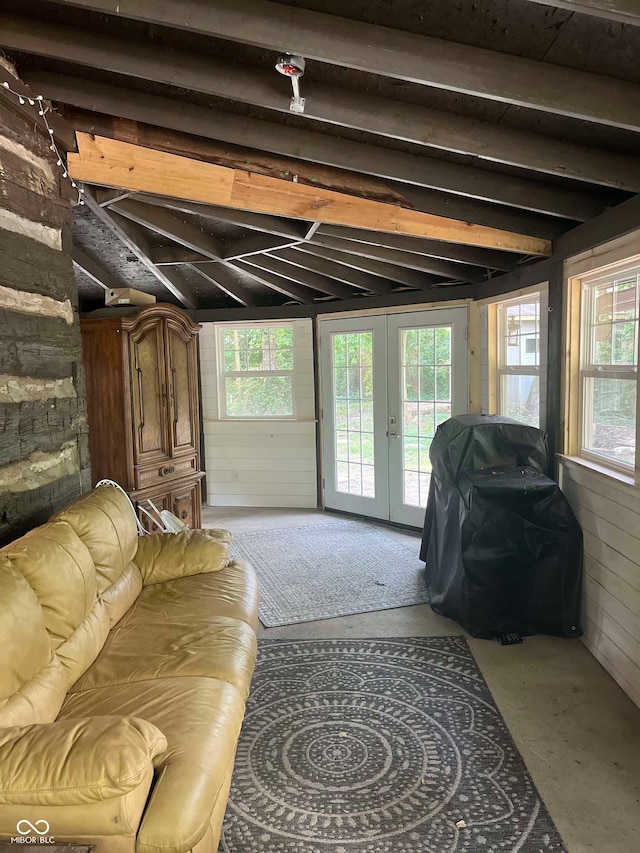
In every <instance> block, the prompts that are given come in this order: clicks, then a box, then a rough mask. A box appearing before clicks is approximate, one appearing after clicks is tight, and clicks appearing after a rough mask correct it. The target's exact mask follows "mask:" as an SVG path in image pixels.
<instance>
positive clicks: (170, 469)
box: [162, 465, 176, 477]
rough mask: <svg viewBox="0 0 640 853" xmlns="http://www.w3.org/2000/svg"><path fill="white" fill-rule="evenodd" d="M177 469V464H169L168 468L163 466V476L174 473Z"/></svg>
mask: <svg viewBox="0 0 640 853" xmlns="http://www.w3.org/2000/svg"><path fill="white" fill-rule="evenodd" d="M175 470H176V466H175V465H167V467H166V468H163V469H162V476H163V477H166V475H167V474H173V472H174V471H175Z"/></svg>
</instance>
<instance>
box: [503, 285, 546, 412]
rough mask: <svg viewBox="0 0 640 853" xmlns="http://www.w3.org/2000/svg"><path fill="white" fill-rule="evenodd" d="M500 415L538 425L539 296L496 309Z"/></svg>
mask: <svg viewBox="0 0 640 853" xmlns="http://www.w3.org/2000/svg"><path fill="white" fill-rule="evenodd" d="M498 316H499V323H498V330H499V332H498V334H499V344H498V353H499V359H498V396H499V407H498V408H499V411H500V414H502V415H505V416H506V417H509V418H513V419H514V420H516V421H520V422H521V423H525V424H529V425H530V426H535V427H538V426H539V425H540V296H539V295H537V294H534V295H531V296H528V297H526V298H524V299H521V300H519V301H517V302H504V303H502V304H500V305H499V306H498Z"/></svg>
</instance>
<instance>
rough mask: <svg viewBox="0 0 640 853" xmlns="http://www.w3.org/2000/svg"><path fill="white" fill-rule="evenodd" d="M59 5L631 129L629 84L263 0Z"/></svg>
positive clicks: (636, 112)
mask: <svg viewBox="0 0 640 853" xmlns="http://www.w3.org/2000/svg"><path fill="white" fill-rule="evenodd" d="M58 3H59V4H61V5H65V6H75V7H81V8H83V9H91V10H94V11H98V12H103V13H106V14H112V15H114V14H115V15H118V17H120V18H121V19H122V18H132V19H135V20H141V21H146V22H147V23H152V24H158V25H160V26H167V27H174V28H176V29H181V30H187V31H189V32H195V33H202V34H205V35H209V36H215V37H218V38H223V39H229V40H231V41H237V42H240V43H244V44H251V45H255V46H258V47H262V48H266V49H268V50H273V51H282V50H283V48H284V49H295V51H296V52H297V53H300V54H301V55H302V56H304V57H306V58H307V60H318V61H320V62H328V63H330V64H332V65H337V66H338V67H347V68H353V69H355V70H358V71H367V72H369V73H371V74H381V75H383V76H385V77H390V78H393V79H397V80H406V81H408V82H410V83H418V84H421V85H425V86H435V87H436V88H439V89H449V90H451V91H454V92H461V93H464V94H467V95H474V96H477V97H481V98H488V99H490V100H493V101H499V102H501V103H505V104H515V105H518V106H523V107H529V108H530V109H535V110H543V111H545V112H553V113H559V114H561V115H566V116H570V117H572V118H577V119H582V120H584V121H592V122H597V123H600V124H607V125H611V126H614V127H622V128H626V129H628V130H640V87H639V86H637V85H634V84H633V83H628V82H626V81H623V80H614V79H612V78H609V77H604V76H600V75H597V74H592V73H588V72H585V71H577V70H574V69H572V68H565V67H562V66H557V65H551V64H550V63H547V62H541V61H539V60H534V59H526V58H524V57H521V56H511V55H509V54H504V53H498V52H496V51H491V50H487V49H485V48H479V47H472V46H470V45H464V44H459V43H456V42H450V41H444V40H443V39H437V38H432V37H429V36H423V35H417V34H415V33H410V32H404V31H402V30H396V29H391V28H390V27H382V26H377V25H373V24H368V23H365V22H364V21H357V20H349V19H347V18H340V17H338V16H334V15H328V14H325V13H322V12H314V11H310V10H307V9H299V8H292V7H290V6H285V5H284V4H281V3H276V2H271V0H216V3H215V4H208V3H202V2H198V0H173V2H171V3H152V2H149V0H58Z"/></svg>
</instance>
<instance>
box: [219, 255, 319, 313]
mask: <svg viewBox="0 0 640 853" xmlns="http://www.w3.org/2000/svg"><path fill="white" fill-rule="evenodd" d="M233 266H234V267H236V268H237V269H239V270H242V271H243V272H244V273H245V274H246V275H249V276H251V278H253V279H255V281H257V282H259V283H260V284H263V285H265V286H266V287H268V288H270V289H271V290H275V291H276V292H278V293H282V294H283V295H284V296H288V297H290V298H291V299H295V300H297V301H298V302H301V303H302V304H303V305H311V304H312V303H313V301H314V299H313V293H311V291H310V290H308V288H306V287H303V286H302V285H299V284H297V283H296V282H293V281H289V280H287V279H286V278H282V277H281V276H279V275H274V274H273V273H270V272H265V271H264V270H262V269H259V268H257V267H255V266H252V265H251V264H249V263H247V262H246V261H234V262H233Z"/></svg>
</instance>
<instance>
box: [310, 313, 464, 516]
mask: <svg viewBox="0 0 640 853" xmlns="http://www.w3.org/2000/svg"><path fill="white" fill-rule="evenodd" d="M466 325H467V309H466V308H453V309H437V310H428V311H412V312H406V313H400V314H388V315H376V316H371V317H356V318H354V319H341V320H322V321H321V323H320V351H321V384H322V437H323V440H322V450H323V479H324V499H325V505H326V506H327V507H329V508H331V509H338V510H344V511H346V512H356V513H361V514H362V515H367V516H370V517H372V518H380V519H388V520H391V521H396V522H399V523H402V524H410V525H413V526H416V527H420V526H422V523H423V520H424V508H425V506H426V504H427V495H428V492H429V478H430V474H431V464H430V462H429V447H430V445H431V440H432V438H433V436H434V434H435V431H436V428H437V427H438V425H439V424H441V423H442V422H443V421H445V420H447V419H448V418H450V417H451V416H452V415H459V414H463V413H464V412H466V411H467V406H468V379H467V375H468V357H467V346H466V340H465V332H466Z"/></svg>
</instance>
